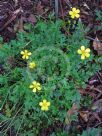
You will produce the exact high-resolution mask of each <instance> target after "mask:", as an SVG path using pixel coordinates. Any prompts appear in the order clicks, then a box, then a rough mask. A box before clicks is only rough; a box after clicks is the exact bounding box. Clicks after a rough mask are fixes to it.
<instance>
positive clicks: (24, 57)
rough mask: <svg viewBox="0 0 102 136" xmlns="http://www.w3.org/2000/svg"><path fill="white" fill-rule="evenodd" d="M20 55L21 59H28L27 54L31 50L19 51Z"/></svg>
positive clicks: (29, 53)
mask: <svg viewBox="0 0 102 136" xmlns="http://www.w3.org/2000/svg"><path fill="white" fill-rule="evenodd" d="M21 55H22V58H23V59H28V58H29V56H30V55H31V52H29V51H27V50H24V51H21Z"/></svg>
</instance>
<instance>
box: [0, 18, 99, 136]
mask: <svg viewBox="0 0 102 136" xmlns="http://www.w3.org/2000/svg"><path fill="white" fill-rule="evenodd" d="M61 27H62V21H57V22H51V21H49V22H43V21H41V20H40V21H39V22H38V23H37V24H36V26H35V27H33V26H30V25H29V26H28V27H27V26H26V28H27V30H26V31H25V32H22V33H19V34H18V37H17V40H12V41H11V42H10V43H5V44H3V47H2V48H0V63H1V64H3V67H4V73H3V75H1V76H0V86H1V89H0V96H2V99H0V107H1V110H2V111H3V115H4V116H5V117H6V118H7V120H8V119H10V120H9V121H8V124H9V126H8V127H7V128H6V129H5V130H4V131H3V132H4V133H5V134H6V132H7V130H8V129H9V128H10V127H12V126H13V128H14V130H15V131H16V133H19V134H20V136H30V135H31V136H32V135H35V136H36V135H40V131H42V130H43V129H45V128H46V129H47V128H48V127H49V126H51V125H54V123H55V122H59V121H60V122H61V123H64V122H65V117H66V114H67V111H68V109H70V108H71V106H72V104H73V103H77V105H78V106H80V99H81V96H80V93H79V91H78V89H79V88H80V87H85V85H86V83H87V81H88V79H89V77H90V76H92V75H93V74H94V73H95V72H96V71H98V70H99V69H100V67H101V63H98V64H97V66H96V63H94V60H95V56H94V55H93V54H92V52H91V56H90V58H87V59H85V60H81V58H80V57H81V56H80V55H78V53H77V50H78V49H80V46H82V45H84V46H85V47H86V48H87V47H88V45H89V41H88V40H86V39H85V37H84V36H85V33H86V30H85V28H84V26H83V24H82V23H81V22H79V23H78V25H77V26H76V30H75V32H74V33H73V34H72V35H70V36H68V37H67V36H65V35H64V34H63V33H62V32H61ZM1 42H2V40H1ZM25 49H27V50H29V51H30V52H32V55H31V57H30V59H29V60H28V61H24V60H22V57H21V55H20V52H21V51H23V50H25ZM31 61H35V62H36V65H37V67H36V68H35V69H34V70H30V69H29V68H28V63H29V62H31ZM33 80H36V81H38V82H40V84H41V85H42V91H41V92H36V93H33V92H32V90H31V89H29V85H30V84H31V83H32V81H33ZM43 99H47V100H48V101H50V103H51V106H50V107H49V111H47V112H43V111H41V109H40V106H39V102H41V101H42V100H43ZM3 109H4V110H3ZM75 118H76V117H75ZM1 120H2V121H4V118H1ZM7 120H6V121H7ZM72 120H75V119H73V118H72ZM56 131H57V129H56ZM55 133H56V134H57V132H55ZM57 135H58V134H57ZM58 136H59V135H58ZM62 136H64V134H63V133H62Z"/></svg>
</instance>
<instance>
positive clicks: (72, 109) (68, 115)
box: [65, 103, 78, 125]
mask: <svg viewBox="0 0 102 136" xmlns="http://www.w3.org/2000/svg"><path fill="white" fill-rule="evenodd" d="M77 110H78V107H77V104H76V103H73V105H72V108H71V109H69V110H68V112H67V116H66V119H65V122H66V124H67V125H68V124H70V123H71V120H70V117H71V116H72V115H74V113H76V112H77Z"/></svg>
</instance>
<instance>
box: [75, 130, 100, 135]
mask: <svg viewBox="0 0 102 136" xmlns="http://www.w3.org/2000/svg"><path fill="white" fill-rule="evenodd" d="M100 132H101V129H100V128H89V129H87V130H86V131H83V133H82V135H79V134H78V135H77V136H101V133H100Z"/></svg>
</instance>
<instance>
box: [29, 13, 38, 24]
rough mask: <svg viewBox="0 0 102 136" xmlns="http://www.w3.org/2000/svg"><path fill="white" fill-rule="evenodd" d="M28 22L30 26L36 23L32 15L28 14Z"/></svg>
mask: <svg viewBox="0 0 102 136" xmlns="http://www.w3.org/2000/svg"><path fill="white" fill-rule="evenodd" d="M28 21H29V22H31V23H32V24H35V23H36V22H37V20H36V17H35V16H34V15H33V14H30V16H29V17H28Z"/></svg>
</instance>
